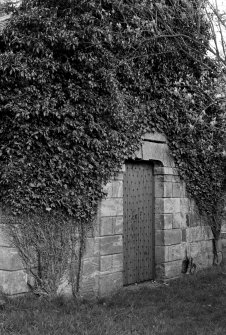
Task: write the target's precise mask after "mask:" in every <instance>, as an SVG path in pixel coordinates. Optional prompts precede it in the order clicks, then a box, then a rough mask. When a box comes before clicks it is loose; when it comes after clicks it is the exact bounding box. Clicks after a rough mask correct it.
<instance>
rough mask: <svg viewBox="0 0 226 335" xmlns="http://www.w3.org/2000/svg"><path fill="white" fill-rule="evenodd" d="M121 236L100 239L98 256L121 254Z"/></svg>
mask: <svg viewBox="0 0 226 335" xmlns="http://www.w3.org/2000/svg"><path fill="white" fill-rule="evenodd" d="M122 248H123V245H122V235H113V236H103V237H100V255H112V254H120V253H122Z"/></svg>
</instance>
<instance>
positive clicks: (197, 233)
mask: <svg viewBox="0 0 226 335" xmlns="http://www.w3.org/2000/svg"><path fill="white" fill-rule="evenodd" d="M186 239H187V242H195V241H205V240H210V239H213V234H212V231H211V228H210V226H198V227H190V228H187V229H186Z"/></svg>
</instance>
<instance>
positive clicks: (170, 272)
mask: <svg viewBox="0 0 226 335" xmlns="http://www.w3.org/2000/svg"><path fill="white" fill-rule="evenodd" d="M181 267H182V261H180V260H179V261H173V262H168V263H162V264H160V265H158V266H157V267H156V275H157V278H159V279H170V278H176V277H179V276H180V275H181Z"/></svg>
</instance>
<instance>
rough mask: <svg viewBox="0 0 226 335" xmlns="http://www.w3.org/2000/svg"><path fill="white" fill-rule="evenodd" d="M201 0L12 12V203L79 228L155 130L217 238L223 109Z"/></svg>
mask: <svg viewBox="0 0 226 335" xmlns="http://www.w3.org/2000/svg"><path fill="white" fill-rule="evenodd" d="M201 4H202V5H201ZM204 5H205V4H204V2H203V1H202V2H200V4H199V1H181V2H179V1H173V0H168V1H160V0H159V1H157V0H152V1H151V0H150V1H149V0H147V1H133V0H124V1H119V0H115V1H110V0H102V1H100V0H89V1H87V0H79V1H75V2H71V1H70V0H49V1H42V0H37V1H23V2H22V5H21V6H20V7H19V8H18V9H15V12H14V14H13V16H12V18H11V20H10V22H9V24H8V25H7V27H6V28H5V30H4V33H3V35H2V36H1V38H0V51H1V54H0V157H1V159H0V171H1V175H0V199H1V202H2V204H3V207H4V209H5V210H7V211H9V213H11V214H13V215H15V216H17V217H19V216H24V217H25V216H29V215H34V217H37V215H39V214H40V212H41V213H42V214H41V216H42V215H45V213H46V215H47V217H48V215H49V214H51V217H52V218H59V217H61V218H62V222H64V224H66V222H71V220H72V221H73V222H74V225H75V227H78V228H79V230H80V231H83V229H85V228H84V227H90V226H91V225H92V222H93V220H94V218H95V213H96V208H97V205H98V202H99V200H100V199H102V197H103V196H104V193H103V190H102V186H103V184H104V183H106V182H107V181H108V180H109V179H110V177H111V175H112V174H113V173H115V172H117V171H118V169H119V167H120V165H121V164H122V163H123V162H124V160H125V159H126V158H128V157H132V156H133V154H134V152H135V151H136V150H137V149H138V147H139V144H140V139H141V135H142V134H143V133H145V132H147V131H151V132H152V131H159V132H163V133H165V135H166V136H167V138H168V141H169V147H170V149H171V153H172V155H173V157H174V159H175V162H176V164H177V166H178V169H179V172H180V175H181V177H182V178H183V179H184V180H185V181H186V183H187V188H188V192H189V194H190V196H192V197H193V198H194V199H195V200H196V202H197V205H198V208H199V209H200V212H201V213H207V214H208V217H209V220H210V224H211V226H212V228H213V231H214V232H215V236H217V235H219V219H218V214H219V211H220V209H219V203H220V200H221V198H222V184H223V179H224V166H223V160H224V159H223V158H224V157H223V156H224V154H223V153H224V152H225V151H224V147H223V139H224V136H225V110H224V105H222V104H221V101H220V100H218V99H217V98H216V93H215V92H216V86H217V80H218V77H219V73H218V69H217V66H216V64H215V62H214V60H212V59H210V58H208V56H207V54H206V50H207V47H208V43H207V41H208V40H209V38H210V34H209V29H208V23H207V21H206V20H205V17H204V15H203V11H202V6H204ZM216 217H217V222H216ZM27 224H28V225H29V220H28V222H27ZM81 227H82V229H81Z"/></svg>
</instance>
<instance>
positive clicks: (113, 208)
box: [100, 198, 123, 217]
mask: <svg viewBox="0 0 226 335" xmlns="http://www.w3.org/2000/svg"><path fill="white" fill-rule="evenodd" d="M100 206H101V207H100V215H101V217H103V216H120V215H123V198H112V199H103V200H102V201H101V205H100Z"/></svg>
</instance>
